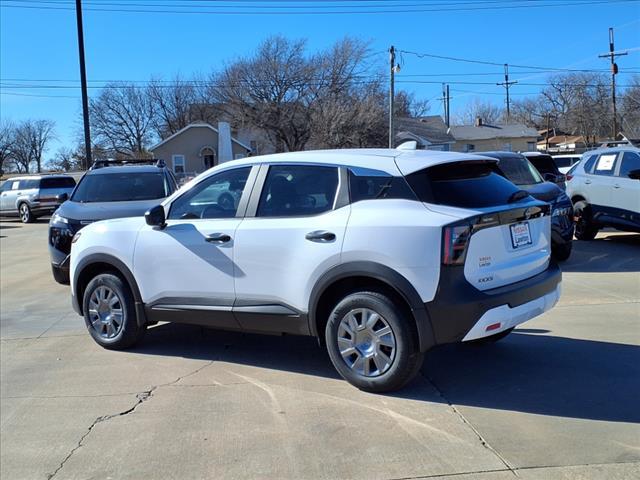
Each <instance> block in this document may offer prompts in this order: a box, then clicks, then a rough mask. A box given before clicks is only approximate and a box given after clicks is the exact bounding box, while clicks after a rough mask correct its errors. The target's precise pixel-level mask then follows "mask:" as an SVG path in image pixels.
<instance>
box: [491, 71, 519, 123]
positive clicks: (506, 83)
mask: <svg viewBox="0 0 640 480" xmlns="http://www.w3.org/2000/svg"><path fill="white" fill-rule="evenodd" d="M516 83H518V82H517V81H513V82H510V81H509V64H508V63H505V64H504V82H502V83H496V85H499V86H501V87H504V88H505V89H506V90H507V122H508V121H509V120H510V119H511V101H510V100H509V87H510V86H511V85H515V84H516Z"/></svg>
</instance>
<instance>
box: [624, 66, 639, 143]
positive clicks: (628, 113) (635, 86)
mask: <svg viewBox="0 0 640 480" xmlns="http://www.w3.org/2000/svg"><path fill="white" fill-rule="evenodd" d="M620 111H621V116H622V119H621V120H622V122H621V124H622V132H623V133H625V134H626V135H627V137H631V138H635V139H637V138H640V75H636V76H634V77H633V79H632V80H631V85H630V86H629V87H628V88H627V90H626V91H625V92H624V93H623V95H622V101H621V109H620Z"/></svg>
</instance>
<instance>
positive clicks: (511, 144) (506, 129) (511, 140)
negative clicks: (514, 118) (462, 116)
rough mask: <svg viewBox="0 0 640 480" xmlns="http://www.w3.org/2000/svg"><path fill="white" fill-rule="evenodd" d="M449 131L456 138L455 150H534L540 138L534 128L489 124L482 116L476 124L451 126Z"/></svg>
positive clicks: (453, 146)
mask: <svg viewBox="0 0 640 480" xmlns="http://www.w3.org/2000/svg"><path fill="white" fill-rule="evenodd" d="M449 133H450V134H451V135H452V136H453V138H454V139H455V143H454V144H453V145H452V148H451V150H453V151H455V152H469V153H471V152H488V151H492V150H506V151H509V152H534V151H536V143H537V140H538V132H537V131H536V130H535V129H534V128H531V127H527V126H526V125H522V124H518V123H512V124H498V125H489V124H485V123H484V122H483V121H482V119H481V118H477V119H476V122H475V124H474V125H457V126H451V128H450V129H449Z"/></svg>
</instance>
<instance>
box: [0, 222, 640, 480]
mask: <svg viewBox="0 0 640 480" xmlns="http://www.w3.org/2000/svg"><path fill="white" fill-rule="evenodd" d="M574 248H575V252H574V255H573V257H572V258H571V259H570V261H569V262H567V263H565V264H564V265H563V270H564V272H565V273H564V283H563V296H562V300H561V302H560V304H559V305H558V306H557V307H556V308H555V309H553V310H552V311H550V312H549V313H547V314H545V315H544V316H542V317H539V318H537V319H534V320H533V321H530V322H528V323H526V324H525V325H523V326H522V328H520V329H518V330H516V331H515V332H514V333H513V334H512V335H510V336H509V337H508V338H506V339H505V340H503V341H501V342H498V343H497V344H495V345H492V346H487V347H472V346H469V345H451V346H445V347H442V348H439V349H436V350H433V351H432V352H430V353H429V354H428V355H427V359H426V362H425V366H424V368H423V370H422V372H421V376H420V378H418V379H417V380H416V381H415V382H414V383H412V384H411V385H410V386H409V387H408V388H406V389H405V390H403V391H401V392H399V393H397V394H394V395H386V396H383V395H372V394H367V393H363V392H360V391H358V390H356V389H354V388H353V387H351V386H349V385H348V384H347V383H346V382H344V381H343V380H341V379H339V378H338V376H337V374H336V373H335V371H334V370H333V368H332V366H331V364H330V362H329V359H328V357H327V355H326V354H325V353H324V352H323V351H322V350H320V349H319V348H318V347H317V344H316V342H315V341H314V340H313V339H310V338H299V337H275V336H257V335H243V334H239V333H229V332H218V331H213V330H206V329H202V328H199V327H192V326H184V325H158V326H155V327H153V328H151V329H150V330H149V331H148V334H147V336H146V338H145V340H144V342H143V343H142V344H141V345H140V346H139V347H138V348H136V349H134V350H132V351H129V352H111V351H106V350H103V349H101V348H100V347H98V346H97V345H96V344H95V343H94V342H93V341H92V340H91V338H90V337H89V335H88V334H87V333H86V332H85V328H84V325H83V323H82V319H81V318H80V317H78V316H76V315H75V314H74V313H73V311H72V310H71V307H70V305H69V295H68V288H67V287H63V286H59V285H57V284H55V282H54V281H53V279H52V277H51V273H50V270H49V265H48V257H47V251H46V222H41V223H37V224H33V225H22V224H20V223H19V222H17V221H3V222H2V223H1V224H0V337H1V342H0V350H1V351H0V391H1V398H0V406H1V408H0V477H2V478H3V479H4V478H7V479H31V478H33V479H40V478H41V479H47V478H55V479H72V478H77V479H84V478H132V479H133V478H135V479H139V478H176V479H199V478H216V479H218V478H233V479H236V478H278V479H282V478H291V479H294V478H295V479H334V478H363V479H400V478H451V477H453V478H456V479H475V478H478V479H481V480H494V479H503V478H504V479H506V478H514V477H517V476H518V477H522V478H525V479H548V478H552V479H554V478H557V479H563V480H564V479H578V478H580V479H591V478H593V479H600V478H607V479H632V478H640V409H639V408H638V399H639V398H640V303H639V302H640V300H639V299H640V235H631V234H620V233H604V234H600V235H599V237H598V239H597V240H596V241H594V242H576V243H575V244H574Z"/></svg>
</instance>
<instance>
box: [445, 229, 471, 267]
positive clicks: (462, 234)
mask: <svg viewBox="0 0 640 480" xmlns="http://www.w3.org/2000/svg"><path fill="white" fill-rule="evenodd" d="M470 237H471V226H470V225H450V226H447V227H444V233H443V242H442V245H443V248H442V263H443V264H444V265H464V259H465V257H466V255H467V246H468V245H469V238H470Z"/></svg>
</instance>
